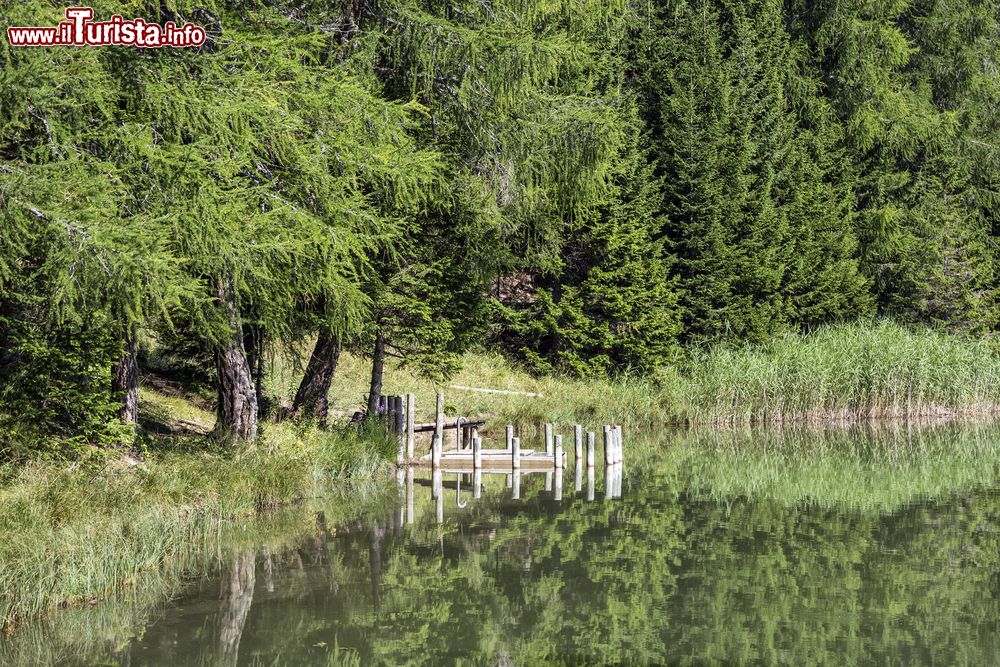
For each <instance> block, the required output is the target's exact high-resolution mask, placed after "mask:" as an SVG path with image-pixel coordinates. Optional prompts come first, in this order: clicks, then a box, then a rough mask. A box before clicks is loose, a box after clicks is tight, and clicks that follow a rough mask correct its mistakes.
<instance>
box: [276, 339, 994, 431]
mask: <svg viewBox="0 0 1000 667" xmlns="http://www.w3.org/2000/svg"><path fill="white" fill-rule="evenodd" d="M370 372H371V370H370V368H369V365H368V363H367V362H366V361H365V360H364V359H360V358H358V357H355V356H351V355H344V357H342V360H341V365H340V368H339V369H338V371H337V376H336V379H335V383H334V388H333V390H332V392H331V405H332V407H333V409H334V410H335V411H338V412H339V413H341V414H350V413H352V412H353V411H354V410H356V409H358V408H359V407H360V406H361V405H363V402H364V400H363V399H364V396H365V395H366V394H367V391H368V380H369V376H370ZM298 378H299V375H298V373H297V372H296V371H294V370H293V369H292V368H291V367H289V366H287V365H281V364H279V367H278V368H277V369H276V372H275V375H274V385H273V390H274V392H275V393H276V394H278V395H279V396H286V397H287V396H291V395H292V394H293V393H294V389H295V383H296V382H297V381H298ZM448 384H455V385H465V386H473V387H483V388H491V389H506V390H514V391H523V392H531V393H539V394H542V395H543V396H542V397H541V398H537V397H527V396H513V395H503V394H482V393H475V392H469V391H465V390H457V389H449V388H448V386H447V385H445V386H444V387H443V389H444V391H445V395H446V407H447V412H448V413H449V414H462V415H466V416H469V417H488V418H490V419H491V420H493V421H494V422H496V423H507V422H516V423H522V424H535V425H539V424H541V423H543V422H556V423H564V424H569V423H588V422H595V423H612V422H614V423H624V424H630V425H649V426H654V425H665V424H667V425H679V424H730V425H736V424H761V423H781V422H793V421H811V422H820V421H829V420H867V419H876V418H888V417H920V416H932V415H955V414H960V415H985V414H991V413H994V412H995V411H996V410H997V409H998V407H1000V354H998V353H997V351H996V350H995V349H994V348H993V347H992V346H991V345H990V344H989V343H987V342H983V341H977V340H973V339H968V338H959V337H955V336H950V335H947V334H943V333H939V332H936V331H932V330H911V329H908V328H906V327H903V326H900V325H898V324H894V323H892V322H888V321H881V322H875V323H854V324H843V325H835V326H828V327H823V328H820V329H819V330H817V331H816V332H814V333H811V334H807V335H791V334H790V335H787V336H784V337H780V338H777V339H775V340H774V341H772V342H770V343H768V344H766V345H757V346H751V345H743V346H716V347H711V348H705V349H700V350H694V351H692V352H691V353H690V355H689V358H688V360H687V361H686V362H685V363H684V364H683V365H682V366H680V367H679V368H675V369H667V370H664V371H662V372H661V373H660V374H658V375H657V376H655V377H633V376H630V375H625V376H622V377H619V378H617V379H615V380H605V379H593V380H577V379H571V378H566V377H558V376H554V377H535V376H532V375H530V374H528V373H526V372H524V371H522V370H520V369H518V368H517V367H515V366H513V365H512V364H511V363H509V362H508V361H506V360H505V359H504V358H503V357H501V356H499V355H497V354H494V353H476V354H468V355H466V356H465V358H464V364H463V367H462V370H461V371H460V372H459V373H458V375H457V376H456V377H455V378H454V379H453V380H452V381H451V382H449V383H448ZM437 388H438V387H437V386H436V385H435V384H434V383H433V382H430V381H428V380H426V379H423V378H421V377H419V376H418V375H416V374H415V373H413V372H410V371H408V370H407V369H406V368H404V367H400V366H398V365H397V366H391V367H390V368H388V370H387V372H386V376H385V384H384V391H385V393H387V394H402V393H406V392H413V393H415V394H416V396H417V413H418V414H417V418H418V420H422V421H432V420H433V409H434V395H435V392H436V390H437Z"/></svg>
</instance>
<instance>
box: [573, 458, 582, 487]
mask: <svg viewBox="0 0 1000 667" xmlns="http://www.w3.org/2000/svg"><path fill="white" fill-rule="evenodd" d="M573 490H574V491H576V492H577V493H580V491H582V490H583V462H582V460H581V459H577V460H576V479H575V480H574V483H573Z"/></svg>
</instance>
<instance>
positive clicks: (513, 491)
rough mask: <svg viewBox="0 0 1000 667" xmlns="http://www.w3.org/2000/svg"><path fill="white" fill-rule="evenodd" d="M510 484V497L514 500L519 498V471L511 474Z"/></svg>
mask: <svg viewBox="0 0 1000 667" xmlns="http://www.w3.org/2000/svg"><path fill="white" fill-rule="evenodd" d="M511 477H512V478H513V479H511V482H510V497H511V498H513V499H514V500H518V499H520V498H521V470H520V468H518V469H517V470H515V471H514V472H513V473H512V474H511Z"/></svg>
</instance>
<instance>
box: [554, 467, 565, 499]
mask: <svg viewBox="0 0 1000 667" xmlns="http://www.w3.org/2000/svg"><path fill="white" fill-rule="evenodd" d="M562 491H563V469H562V468H559V469H558V470H556V489H555V492H554V494H553V499H555V500H562Z"/></svg>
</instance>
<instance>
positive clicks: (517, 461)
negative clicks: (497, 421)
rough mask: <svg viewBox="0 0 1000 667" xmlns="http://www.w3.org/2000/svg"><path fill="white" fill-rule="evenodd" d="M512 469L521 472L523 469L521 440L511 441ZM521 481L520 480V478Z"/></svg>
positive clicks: (512, 439)
mask: <svg viewBox="0 0 1000 667" xmlns="http://www.w3.org/2000/svg"><path fill="white" fill-rule="evenodd" d="M510 455H511V456H510V458H511V464H510V465H511V468H513V469H514V470H520V468H521V439H520V438H511V441H510ZM515 474H517V473H515ZM518 479H519V478H518Z"/></svg>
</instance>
